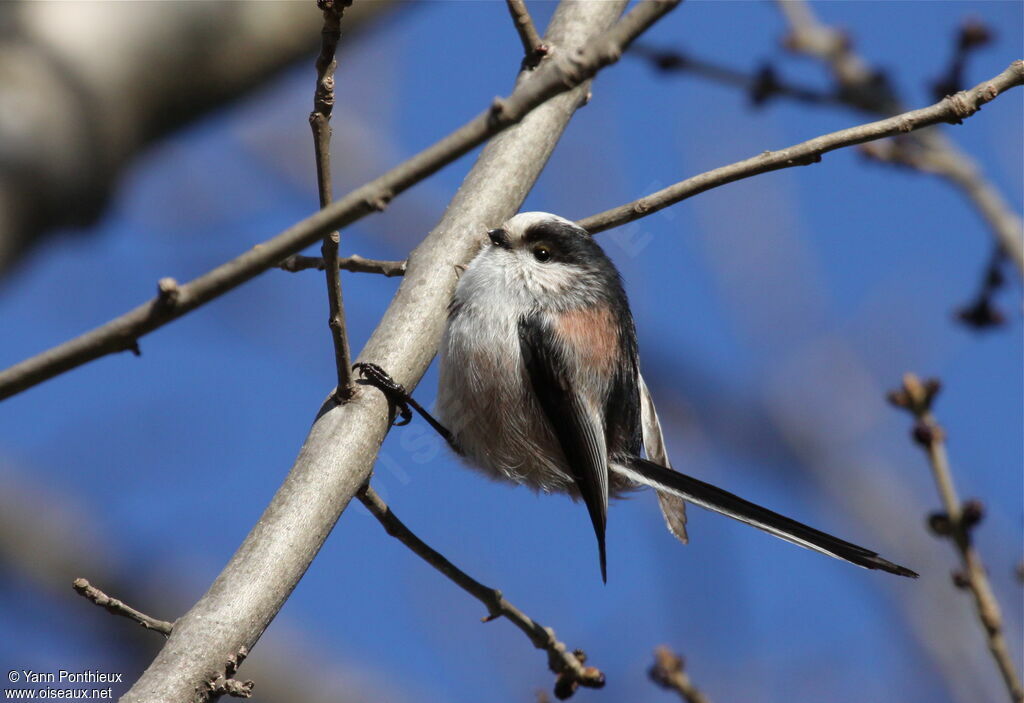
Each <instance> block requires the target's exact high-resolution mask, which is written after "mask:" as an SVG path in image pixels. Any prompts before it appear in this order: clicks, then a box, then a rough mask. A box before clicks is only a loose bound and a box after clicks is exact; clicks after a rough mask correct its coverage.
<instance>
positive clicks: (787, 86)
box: [629, 45, 842, 106]
mask: <svg viewBox="0 0 1024 703" xmlns="http://www.w3.org/2000/svg"><path fill="white" fill-rule="evenodd" d="M629 53H630V54H632V55H633V56H638V57H640V58H642V59H644V60H646V61H647V62H648V63H650V64H651V65H652V66H653V67H654V68H655V69H656V70H658V71H661V72H662V73H682V72H685V73H691V74H693V75H696V76H700V77H701V78H706V79H708V80H712V81H715V82H716V83H721V84H723V85H728V86H733V87H735V88H739V89H741V90H743V91H744V92H746V93H747V95H749V96H750V102H751V103H752V104H753V105H755V106H761V105H764V104H765V103H767V102H768V100H770V99H771V98H773V97H775V96H779V97H785V98H789V99H791V100H796V101H797V102H802V103H808V104H812V105H820V104H832V105H834V104H841V103H842V101H841V100H840V98H839V96H837V95H836V94H835V93H826V92H823V91H820V90H815V89H813V88H806V87H804V86H800V85H796V84H795V83H787V82H785V81H783V80H781V79H780V78H779V77H778V75H777V74H776V72H775V69H774V68H772V66H771V64H768V63H765V64H764V65H762V66H761V67H760V68H759V69H758V70H757V71H756V72H754V73H745V72H743V71H739V70H736V69H735V68H731V67H729V66H724V65H722V64H718V63H714V62H712V61H707V60H705V59H701V58H697V57H695V56H691V55H690V54H687V53H684V52H682V51H677V50H671V49H660V48H657V47H653V46H647V45H639V46H636V45H635V46H633V48H632V49H630V52H629Z"/></svg>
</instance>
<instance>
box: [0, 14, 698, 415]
mask: <svg viewBox="0 0 1024 703" xmlns="http://www.w3.org/2000/svg"><path fill="white" fill-rule="evenodd" d="M680 1H681V0H644V2H641V3H639V4H638V5H637V6H636V7H635V8H634V9H633V10H631V11H630V12H629V14H628V15H626V16H625V17H623V18H622V20H621V21H620V22H618V23H616V25H615V26H614V27H612V28H611V29H610V30H608V31H607V32H605V33H604V34H602V35H601V36H600V37H597V38H594V39H592V40H591V41H590V42H589V43H588V44H587V45H585V46H578V47H575V46H574V47H565V46H563V47H561V50H560V52H559V53H558V56H552V57H551V60H548V61H545V62H544V64H543V65H542V66H540V67H539V68H538V69H537V70H536V71H534V72H533V73H532V74H531V76H530V80H523V81H520V82H519V83H518V84H517V86H516V89H515V91H513V93H512V94H511V95H510V96H509V97H508V98H505V99H501V98H498V99H496V100H495V101H494V102H493V103H492V105H491V107H490V108H489V109H488V110H486V111H485V112H484V113H483V114H481V115H480V116H478V117H477V118H476V119H474V120H472V121H470V122H468V123H467V124H465V125H464V126H463V127H461V128H459V129H458V130H456V131H455V132H452V133H451V134H449V135H448V136H447V137H445V138H444V139H442V140H441V141H439V142H437V143H436V144H434V145H433V146H431V147H428V148H427V149H425V150H424V151H421V152H420V153H419V154H417V155H416V156H414V157H412V158H411V159H409V160H407V161H405V162H404V163H402V164H400V165H399V166H396V167H395V168H393V169H391V170H390V171H388V172H387V173H385V174H384V175H383V176H380V177H379V178H377V179H376V180H373V181H371V182H369V183H367V184H366V185H363V186H362V187H360V188H357V189H356V190H354V191H352V192H350V193H349V194H348V195H346V196H344V197H343V198H341V199H340V200H336V201H334V202H333V203H331V204H330V205H328V206H327V207H325V208H324V209H323V210H320V211H319V212H317V213H316V214H314V215H311V216H310V217H308V218H306V219H305V220H302V221H301V222H299V223H297V224H295V225H292V226H291V227H289V228H288V229H286V230H285V231H284V232H281V233H280V234H278V235H277V236H276V237H274V238H273V239H270V240H268V241H266V242H264V243H262V244H257V245H256V246H254V247H252V248H251V249H250V250H248V251H246V252H245V253H244V254H242V255H240V256H238V257H236V258H234V259H232V260H231V261H228V262H227V263H225V264H222V265H220V266H218V267H217V268H215V269H213V270H212V271H209V272H208V273H205V274H203V275H202V276H199V277H198V278H195V279H193V280H191V281H189V282H188V283H185V284H183V285H182V286H180V288H179V289H178V291H177V293H178V294H177V295H176V296H175V298H174V300H173V301H170V302H169V301H167V300H165V299H164V298H163V297H160V296H158V297H157V298H155V299H153V300H150V301H149V302H147V303H143V304H142V305H140V306H138V307H137V308H135V309H134V310H131V311H129V312H127V313H125V314H123V315H121V316H120V317H117V318H115V319H113V320H111V321H110V322H108V323H106V324H105V325H102V326H101V327H97V328H96V329H94V330H92V331H90V332H87V333H85V334H83V335H80V336H78V337H76V338H74V339H72V340H70V341H68V342H65V343H64V344H61V345H60V346H57V347H54V348H53V349H50V350H48V351H45V352H43V353H41V354H39V355H37V356H34V357H32V358H30V359H26V360H25V361H23V362H21V363H19V364H15V365H14V366H12V367H10V368H8V369H6V370H5V371H3V372H0V400H3V399H4V398H8V397H10V396H12V395H14V394H15V393H19V392H21V391H23V390H25V389H26V388H31V387H32V386H34V385H36V384H37V383H42V382H43V381H45V380H47V379H49V378H53V377H54V376H56V375H58V374H60V373H63V372H65V371H68V370H70V369H73V368H76V367H78V366H81V365H82V364H85V363H88V362H90V361H93V360H94V359H98V358H100V357H102V356H106V355H107V354H113V353H115V352H119V351H126V350H135V349H137V346H138V339H139V338H140V337H142V336H143V335H146V334H149V333H150V332H152V331H153V330H155V329H158V328H159V327H162V326H164V325H166V324H167V323H168V322H171V321H173V320H176V319H178V318H179V317H181V316H182V315H185V314H187V313H189V312H191V311H192V310H195V309H196V308H198V307H200V306H201V305H205V304H206V303H208V302H210V301H211V300H214V299H216V298H218V297H220V296H221V295H224V294H225V293H227V292H228V291H230V290H233V289H234V288H236V287H238V286H240V285H241V284H243V283H245V282H246V281H248V280H249V279H251V278H253V277H254V276H256V275H258V274H260V273H262V272H263V271H266V270H267V269H268V268H272V267H274V266H276V265H277V264H278V263H280V262H281V261H282V260H283V259H284V258H285V257H287V256H289V255H291V254H295V253H298V252H299V251H300V250H302V249H304V248H306V247H308V246H309V245H311V244H313V243H314V242H316V241H318V240H320V239H322V238H323V237H324V236H325V235H326V234H327V233H329V232H331V231H332V230H336V229H340V228H343V227H345V226H347V225H350V224H352V223H353V222H355V221H356V220H358V219H360V218H362V217H365V216H366V215H368V214H370V213H372V212H376V211H379V210H382V209H383V208H384V207H385V206H386V205H387V203H388V202H389V201H390V200H391V199H392V198H394V197H395V196H396V195H398V194H399V193H402V192H403V191H405V190H407V189H408V188H410V187H412V186H413V185H415V184H416V183H419V182H420V181H422V180H423V179H425V178H427V177H428V176H430V175H431V174H433V173H436V172H437V171H438V170H440V169H441V168H442V167H444V166H446V165H447V164H450V163H451V162H452V161H455V160H456V159H458V158H459V157H460V156H463V155H464V154H466V153H467V152H469V151H470V150H472V149H473V148H475V147H477V146H479V145H480V144H482V143H483V142H485V141H486V140H488V139H490V138H491V137H493V136H494V135H496V134H498V133H500V132H502V131H504V130H506V129H508V128H510V127H512V126H513V125H516V124H519V123H520V122H522V121H523V120H524V119H525V118H526V116H527V115H529V114H530V112H531V111H533V110H534V109H535V108H537V106H538V105H542V104H544V103H545V102H547V101H549V100H550V99H551V98H553V97H555V96H557V95H561V94H563V93H565V92H566V91H570V90H574V89H575V88H576V87H578V86H579V85H581V84H582V83H584V82H585V81H587V80H588V79H590V78H591V77H593V76H594V74H596V73H597V72H598V71H599V70H600V69H601V68H603V67H605V66H608V65H609V64H612V63H615V62H616V61H618V60H619V57H621V55H622V52H623V51H625V50H626V48H628V46H629V45H630V43H632V41H633V40H634V39H636V37H638V36H639V35H640V34H641V33H642V32H643V31H644V30H645V29H647V28H648V27H649V26H651V24H653V23H654V22H656V21H657V20H658V18H660V17H661V16H662V15H664V14H665V13H666V12H668V11H669V10H671V9H672V8H673V7H675V6H676V5H678V4H679V2H680ZM615 2H616V3H617V2H618V0H615ZM614 6H615V7H618V5H617V4H615V5H614Z"/></svg>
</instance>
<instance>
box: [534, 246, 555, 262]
mask: <svg viewBox="0 0 1024 703" xmlns="http://www.w3.org/2000/svg"><path fill="white" fill-rule="evenodd" d="M533 258H535V259H536V260H537V261H540V262H544V261H548V260H549V259H550V258H551V250H550V249H548V248H547V247H546V246H539V247H534V248H533Z"/></svg>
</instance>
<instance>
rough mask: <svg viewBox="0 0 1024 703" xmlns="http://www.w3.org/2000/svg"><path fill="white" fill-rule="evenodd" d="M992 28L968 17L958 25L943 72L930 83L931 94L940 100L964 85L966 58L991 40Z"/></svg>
mask: <svg viewBox="0 0 1024 703" xmlns="http://www.w3.org/2000/svg"><path fill="white" fill-rule="evenodd" d="M992 38H993V36H992V30H991V29H989V27H988V25H986V24H983V23H982V22H981V21H979V20H977V19H975V18H973V17H969V18H967V19H966V20H964V22H963V24H961V25H960V29H959V30H957V33H956V41H955V42H954V44H953V56H952V57H951V58H950V60H949V66H948V67H947V68H946V72H945V74H943V76H942V77H941V78H939V79H938V80H936V81H935V82H934V83H933V84H932V95H933V96H935V99H936V100H941V99H942V98H944V97H946V96H947V95H952V94H953V93H955V92H956V91H958V90H960V89H961V88H963V86H964V69H965V68H966V66H967V58H968V57H969V56H970V55H971V54H972V53H973V52H975V51H977V50H978V49H980V48H981V47H983V46H987V45H988V44H990V43H991V42H992Z"/></svg>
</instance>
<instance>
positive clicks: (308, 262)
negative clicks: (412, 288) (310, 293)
mask: <svg viewBox="0 0 1024 703" xmlns="http://www.w3.org/2000/svg"><path fill="white" fill-rule="evenodd" d="M405 264H406V262H405V261H382V260H380V259H364V258H363V257H361V256H359V255H358V254H353V255H352V256H348V257H344V258H340V259H338V268H339V269H341V270H342V271H354V272H356V273H377V274H380V275H381V276H388V277H391V276H404V275H405ZM277 267H278V268H280V269H283V270H285V271H291V272H292V273H297V272H298V271H306V270H308V269H317V270H318V271H323V270H324V259H323V257H322V256H303V255H302V254H292V255H291V256H289V257H288V258H287V259H285V260H284V261H282V262H281V263H280V264H278V265H277Z"/></svg>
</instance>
